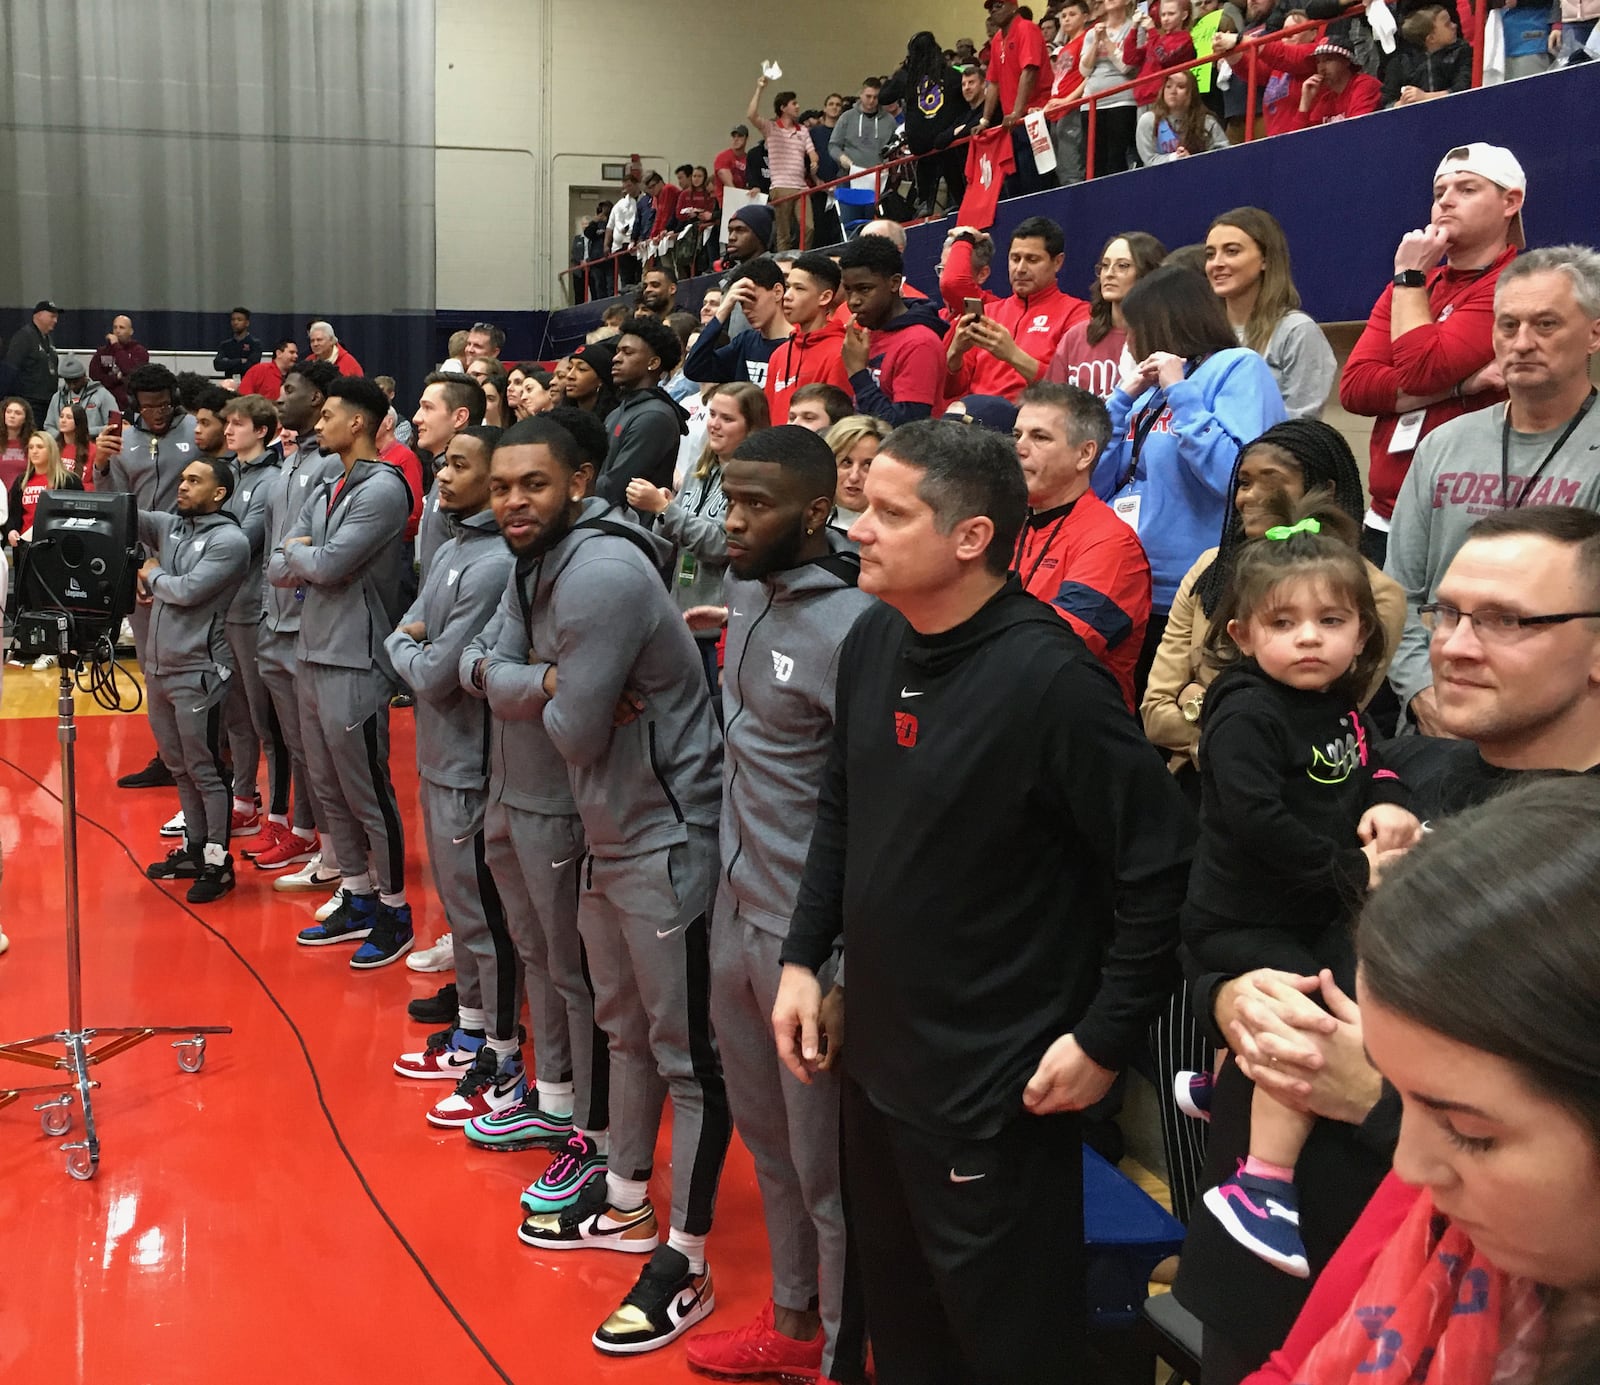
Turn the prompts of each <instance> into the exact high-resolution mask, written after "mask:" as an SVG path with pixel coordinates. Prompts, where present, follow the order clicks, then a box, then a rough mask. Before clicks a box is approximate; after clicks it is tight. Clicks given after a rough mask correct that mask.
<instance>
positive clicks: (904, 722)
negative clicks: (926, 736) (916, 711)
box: [894, 712, 917, 750]
mask: <svg viewBox="0 0 1600 1385" xmlns="http://www.w3.org/2000/svg"><path fill="white" fill-rule="evenodd" d="M894 738H895V740H897V741H899V742H900V744H901V745H903V746H905V747H906V748H907V749H908V750H909V749H910V748H911V747H912V746H914V745H915V744H916V743H917V719H916V718H915V717H914V716H912V715H911V713H910V712H896V713H895V714H894Z"/></svg>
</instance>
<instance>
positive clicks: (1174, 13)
mask: <svg viewBox="0 0 1600 1385" xmlns="http://www.w3.org/2000/svg"><path fill="white" fill-rule="evenodd" d="M1159 14H1160V21H1159V27H1158V25H1157V20H1156V18H1155V17H1153V16H1152V15H1151V13H1150V11H1149V10H1146V11H1145V12H1144V13H1143V14H1142V15H1140V16H1139V21H1138V23H1136V24H1134V25H1133V26H1132V27H1131V28H1130V29H1129V30H1128V32H1127V34H1126V35H1125V36H1124V38H1123V40H1122V61H1123V64H1124V65H1125V66H1127V67H1133V66H1134V65H1135V64H1138V68H1137V76H1138V79H1139V85H1138V86H1136V87H1135V88H1134V89H1133V99H1134V100H1135V101H1136V102H1138V104H1139V105H1141V106H1148V105H1149V104H1150V103H1151V102H1152V101H1154V100H1155V99H1156V97H1157V95H1159V94H1160V91H1161V78H1160V77H1158V76H1157V75H1156V74H1157V73H1159V72H1160V71H1161V70H1162V69H1163V68H1167V67H1175V66H1176V65H1177V64H1178V63H1186V62H1193V61H1194V59H1195V57H1196V56H1197V55H1196V53H1195V51H1194V40H1193V39H1192V38H1190V37H1189V0H1161V8H1160V11H1159Z"/></svg>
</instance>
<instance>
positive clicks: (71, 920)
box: [0, 615, 233, 1179]
mask: <svg viewBox="0 0 1600 1385" xmlns="http://www.w3.org/2000/svg"><path fill="white" fill-rule="evenodd" d="M52 619H53V621H54V622H55V623H56V625H57V634H58V637H59V639H58V642H59V648H60V655H59V657H60V668H61V690H60V700H59V702H58V703H57V721H56V738H57V739H58V740H59V741H60V742H61V845H62V857H63V860H64V862H65V865H66V899H65V903H66V915H67V1027H66V1028H65V1029H63V1030H62V1031H61V1032H60V1033H57V1034H41V1035H39V1036H38V1037H37V1038H33V1039H19V1040H16V1041H15V1042H13V1043H8V1044H0V1060H3V1061H5V1062H11V1063H26V1064H28V1065H30V1066H32V1067H38V1068H48V1069H50V1070H52V1071H56V1072H69V1073H71V1074H72V1079H71V1081H70V1082H66V1083H54V1084H51V1085H49V1086H43V1087H15V1088H10V1089H6V1090H0V1108H4V1107H6V1106H9V1105H10V1104H11V1103H12V1102H14V1101H16V1100H18V1099H19V1098H20V1097H21V1096H22V1095H23V1094H24V1093H36V1092H42V1091H52V1090H55V1091H60V1090H61V1088H62V1087H66V1088H67V1090H65V1091H61V1094H60V1095H59V1096H57V1097H56V1098H55V1099H54V1100H51V1101H45V1102H42V1103H41V1104H39V1105H38V1106H35V1107H34V1108H33V1109H34V1110H35V1111H38V1112H40V1117H39V1124H40V1126H41V1127H42V1128H43V1130H44V1133H45V1134H46V1135H51V1136H60V1135H65V1134H66V1133H67V1131H68V1130H70V1129H71V1128H72V1101H73V1090H72V1089H73V1088H76V1090H77V1100H78V1105H79V1107H80V1108H81V1109H82V1112H83V1139H81V1140H78V1141H76V1142H74V1143H72V1144H68V1145H63V1146H62V1149H64V1150H65V1151H66V1155H67V1172H68V1173H69V1174H71V1175H72V1176H73V1177H74V1178H78V1179H88V1178H93V1177H94V1176H95V1172H96V1170H97V1169H98V1168H99V1166H100V1137H99V1134H98V1133H97V1132H96V1130H95V1124H94V1106H93V1104H92V1103H91V1101H90V1097H89V1093H90V1091H91V1090H93V1089H94V1088H95V1087H98V1086H99V1085H100V1084H99V1083H98V1082H96V1081H94V1080H93V1079H91V1078H90V1076H89V1069H90V1068H91V1067H93V1066H94V1065H95V1064H97V1063H104V1062H106V1061H108V1060H109V1059H111V1058H115V1057H116V1056H117V1054H119V1053H126V1052H127V1051H128V1050H129V1049H130V1048H136V1047H137V1046H138V1045H140V1044H142V1043H143V1042H144V1041H145V1040H146V1039H153V1038H155V1037H156V1035H158V1034H182V1035H184V1036H186V1037H184V1038H181V1039H179V1040H177V1041H176V1042H175V1043H174V1044H173V1045H172V1046H173V1048H175V1049H177V1051H178V1066H179V1067H180V1068H182V1069H183V1071H184V1072H199V1071H200V1069H201V1068H202V1067H204V1066H205V1061H206V1035H207V1034H231V1033H232V1032H233V1030H232V1029H231V1028H230V1027H229V1026H227V1025H180V1026H176V1027H174V1026H172V1025H147V1026H142V1027H139V1028H133V1029H85V1028H84V1027H83V958H82V947H81V941H80V934H79V929H78V792H77V773H76V769H75V765H74V760H73V746H74V744H75V743H76V741H77V739H78V729H77V724H76V722H75V720H74V717H73V712H74V708H73V702H72V674H73V670H74V669H75V668H76V667H77V664H78V654H77V652H76V651H75V650H73V648H72V622H71V620H70V619H69V618H68V617H67V616H64V615H59V616H54V617H52ZM97 1039H105V1040H106V1042H105V1043H103V1044H101V1045H100V1047H98V1048H91V1047H90V1045H91V1044H93V1043H94V1041H95V1040H97ZM54 1047H59V1048H61V1049H63V1050H65V1051H64V1052H62V1053H55V1052H52V1051H51V1049H52V1048H54Z"/></svg>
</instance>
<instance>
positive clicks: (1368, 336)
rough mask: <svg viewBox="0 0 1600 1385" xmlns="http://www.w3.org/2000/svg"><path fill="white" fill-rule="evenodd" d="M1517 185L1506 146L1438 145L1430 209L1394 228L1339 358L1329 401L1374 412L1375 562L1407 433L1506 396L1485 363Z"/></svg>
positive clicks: (1365, 539)
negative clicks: (1385, 262) (1389, 257)
mask: <svg viewBox="0 0 1600 1385" xmlns="http://www.w3.org/2000/svg"><path fill="white" fill-rule="evenodd" d="M1526 190H1527V175H1526V174H1525V173H1523V171H1522V165H1521V164H1519V163H1518V162H1517V159H1516V156H1515V155H1514V154H1512V152H1511V151H1510V150H1509V149H1503V148H1500V147H1499V146H1497V145H1493V144H1466V145H1461V146H1460V147H1458V148H1456V149H1452V150H1451V151H1450V152H1449V153H1448V154H1446V155H1445V156H1444V159H1443V161H1442V162H1441V163H1440V164H1439V167H1438V170H1437V171H1436V172H1435V173H1434V175H1433V212H1432V218H1431V220H1430V221H1429V223H1428V225H1427V226H1426V227H1425V228H1424V229H1423V230H1420V231H1409V232H1407V233H1406V235H1405V236H1404V237H1402V238H1401V241H1400V245H1399V248H1398V249H1397V250H1396V251H1395V257H1394V268H1395V275H1394V282H1393V284H1391V285H1390V286H1389V287H1388V288H1386V289H1384V291H1383V292H1382V293H1381V294H1380V295H1379V296H1378V302H1377V305H1376V306H1375V307H1374V308H1373V310H1372V316H1371V317H1370V318H1369V319H1368V321H1367V328H1366V330H1365V331H1364V332H1363V333H1362V334H1361V337H1360V339H1359V340H1358V341H1357V342H1356V344H1355V349H1354V350H1352V351H1351V353H1350V358H1349V360H1348V361H1346V362H1345V367H1344V372H1343V374H1342V375H1341V376H1340V379H1339V402H1340V403H1341V404H1343V405H1344V407H1345V408H1346V409H1347V410H1349V412H1351V413H1353V414H1364V415H1366V416H1367V417H1369V418H1372V419H1374V420H1375V422H1374V424H1373V428H1372V466H1371V472H1370V477H1369V483H1368V484H1369V486H1370V488H1371V491H1372V509H1371V510H1370V511H1368V513H1367V519H1366V524H1365V526H1364V527H1363V529H1362V531H1361V549H1362V552H1363V553H1364V554H1365V555H1366V556H1367V558H1369V559H1370V560H1371V561H1372V562H1374V563H1376V564H1378V565H1379V566H1380V567H1381V566H1382V565H1383V560H1384V555H1385V553H1386V551H1387V549H1388V543H1389V516H1390V515H1391V514H1392V513H1393V512H1394V501H1395V497H1396V496H1397V495H1398V494H1399V493H1400V483H1401V482H1402V481H1404V480H1405V477H1406V472H1407V471H1408V470H1410V467H1411V454H1412V452H1413V450H1414V449H1415V448H1416V445H1417V443H1418V442H1420V441H1421V440H1422V439H1423V438H1424V437H1426V436H1427V435H1428V434H1429V433H1431V432H1432V431H1433V430H1434V429H1435V428H1437V427H1438V426H1439V425H1440V424H1441V423H1445V422H1447V421H1448V420H1450V419H1452V418H1456V417H1458V416H1459V415H1461V414H1464V413H1469V412H1471V411H1472V410H1473V409H1482V408H1487V407H1488V406H1489V405H1490V404H1496V403H1499V402H1500V401H1501V400H1502V399H1504V398H1505V388H1504V384H1503V382H1502V380H1501V377H1500V373H1499V370H1498V369H1497V368H1496V367H1495V365H1494V342H1493V329H1494V289H1495V284H1496V282H1497V281H1498V280H1499V278H1500V271H1501V270H1502V269H1504V268H1505V267H1506V265H1508V264H1509V263H1510V262H1511V259H1512V257H1513V256H1514V255H1515V254H1516V253H1517V251H1518V250H1520V249H1521V248H1522V247H1523V245H1524V244H1525V243H1526V241H1525V239H1524V237H1523V232H1522V206H1523V197H1524V194H1525V192H1526ZM1441 256H1442V257H1443V260H1444V263H1443V264H1440V262H1439V261H1440V258H1441Z"/></svg>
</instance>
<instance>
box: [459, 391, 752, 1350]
mask: <svg viewBox="0 0 1600 1385" xmlns="http://www.w3.org/2000/svg"><path fill="white" fill-rule="evenodd" d="M493 467H494V469H493V483H492V484H493V492H492V493H493V497H494V501H493V503H494V509H495V517H496V518H497V519H498V520H499V521H500V530H501V532H502V533H503V534H504V535H505V538H506V542H507V543H508V544H509V545H510V547H511V550H512V552H513V553H515V554H516V555H517V559H518V564H517V571H516V577H515V581H516V583H517V592H518V597H517V599H518V610H517V617H518V618H517V619H515V620H506V621H503V622H502V623H501V634H500V639H499V641H498V643H497V644H496V646H495V649H494V650H493V651H492V652H491V654H490V655H489V658H488V660H487V661H486V663H485V666H484V668H483V670H482V682H483V684H484V688H485V691H486V692H487V693H488V696H489V701H490V704H491V705H492V706H495V707H497V708H498V707H502V706H504V707H507V708H510V707H512V706H515V705H520V707H521V708H522V709H523V711H524V713H525V714H527V715H542V717H543V720H544V728H545V730H546V732H548V733H549V736H550V740H551V742H552V743H553V744H554V746H555V748H556V749H557V750H558V751H559V752H560V753H561V756H562V758H563V759H564V760H565V761H566V762H567V767H568V771H569V774H570V778H571V783H572V792H573V798H574V799H575V800H576V802H577V806H578V812H579V814H580V816H581V817H582V819H583V827H584V832H585V835H586V837H587V839H588V847H589V856H588V859H587V860H585V861H584V863H583V879H582V884H581V894H580V896H579V901H578V927H579V931H580V933H581V935H582V938H583V943H584V946H585V948H586V949H587V954H588V959H589V969H590V974H591V976H592V978H593V981H594V989H595V1015H596V1018H597V1019H598V1021H599V1023H600V1026H601V1028H602V1029H604V1030H605V1032H606V1035H607V1037H608V1039H609V1040H610V1049H611V1130H610V1141H609V1158H608V1163H607V1171H606V1176H605V1178H604V1179H603V1180H602V1179H600V1178H595V1177H591V1178H590V1179H589V1181H587V1182H586V1183H584V1184H583V1185H582V1186H581V1188H580V1189H578V1190H577V1192H576V1196H575V1199H574V1197H573V1195H572V1190H571V1189H570V1187H566V1188H563V1187H554V1186H547V1179H548V1175H547V1178H541V1180H540V1182H539V1183H536V1184H535V1185H534V1187H533V1188H531V1189H530V1190H529V1191H528V1192H527V1193H525V1194H524V1199H523V1201H524V1207H526V1208H529V1209H530V1213H531V1214H530V1215H529V1216H528V1217H527V1218H526V1219H525V1220H524V1222H523V1224H522V1229H521V1231H520V1233H519V1234H520V1236H521V1237H522V1239H523V1240H524V1241H526V1242H528V1243H529V1244H531V1245H534V1246H537V1247H541V1248H544V1249H547V1250H551V1251H560V1250H570V1249H578V1248H583V1247H589V1246H593V1247H597V1248H606V1249H611V1250H620V1251H629V1252H632V1253H635V1254H650V1255H651V1259H650V1263H649V1264H648V1265H646V1267H645V1269H644V1271H643V1273H642V1274H641V1275H640V1277H639V1281H638V1283H637V1284H636V1285H635V1286H634V1288H633V1290H632V1292H630V1293H629V1294H628V1296H627V1297H626V1298H625V1299H624V1300H623V1302H622V1304H621V1305H620V1306H619V1307H618V1309H617V1311H616V1312H614V1313H613V1314H612V1315H611V1316H610V1317H609V1318H607V1319H606V1321H605V1322H604V1323H602V1324H601V1326H600V1327H599V1329H598V1330H597V1331H596V1332H595V1334H594V1336H593V1338H592V1339H591V1340H592V1341H593V1342H594V1345H595V1346H596V1347H597V1348H598V1349H599V1350H601V1351H602V1352H606V1353H608V1354H615V1355H631V1354H635V1353H638V1352H643V1351H652V1350H655V1349H656V1348H658V1347H661V1346H664V1345H666V1343H668V1342H670V1341H672V1340H674V1339H675V1338H676V1337H677V1336H679V1335H680V1334H681V1333H682V1332H684V1331H685V1330H686V1329H688V1328H689V1327H691V1326H693V1325H694V1324H695V1323H696V1322H699V1321H700V1320H701V1319H702V1318H704V1317H705V1315H706V1314H707V1313H709V1312H710V1311H711V1308H712V1306H713V1298H712V1287H711V1276H710V1274H709V1272H708V1271H707V1269H706V1263H705V1238H706V1234H707V1233H708V1232H709V1231H710V1229H711V1219H712V1213H713V1210H714V1207H715V1202H716V1190H717V1183H718V1180H719V1178H720V1176H721V1172H722V1162H723V1158H724V1156H725V1154H726V1152H727V1146H728V1139H729V1136H730V1134H731V1127H730V1123H729V1118H728V1102H727V1093H726V1091H725V1089H724V1087H723V1082H722V1071H721V1066H720V1064H719V1063H718V1061H717V1054H716V1046H715V1044H714V1042H713V1040H712V1037H711V1017H710V995H709V971H710V956H709V949H710V937H709V916H710V912H711V902H712V893H713V890H714V878H715V874H716V869H717V846H716V824H717V805H718V790H719V783H720V749H721V747H720V744H719V740H718V735H717V727H716V720H715V718H714V717H713V715H712V711H711V703H710V697H709V694H708V691H707V688H706V682H705V674H704V672H703V671H702V669H701V664H700V657H699V655H698V654H696V652H695V647H694V639H693V637H692V636H691V635H690V634H689V631H688V628H687V627H686V626H685V625H684V623H683V619H682V617H681V616H680V615H679V613H678V611H677V608H676V607H675V605H674V604H673V602H672V599H671V597H670V596H669V595H668V593H667V590H666V586H665V584H664V581H663V578H662V571H661V570H662V566H663V565H664V564H665V562H666V561H667V557H668V554H669V552H670V550H669V548H668V546H667V544H666V543H665V541H664V540H662V539H660V538H657V537H656V536H655V535H654V534H650V533H647V532H646V531H645V530H643V529H641V528H639V527H638V526H637V525H635V524H632V523H630V522H628V521H627V520H626V519H623V518H622V517H621V513H620V512H613V511H611V510H610V509H609V507H608V506H607V505H606V504H605V502H604V501H602V500H597V499H590V500H585V499H584V496H585V495H586V493H587V490H588V486H589V484H590V479H591V478H590V470H589V466H588V464H587V463H585V462H584V461H583V460H582V457H581V455H580V453H579V450H578V446H577V443H576V442H575V441H574V439H573V437H572V435H571V434H570V433H568V432H567V431H566V430H565V429H563V428H562V427H561V426H560V425H559V424H556V423H553V422H550V421H548V420H545V419H538V418H533V419H527V420H525V421H523V422H521V423H518V424H516V425H515V426H514V427H512V428H511V429H509V430H508V431H507V433H506V435H505V437H504V438H502V439H501V445H500V447H499V448H498V449H497V450H496V452H495V456H494V464H493ZM628 692H631V693H632V694H634V696H635V698H636V699H637V701H639V702H642V703H643V710H642V711H640V712H639V714H638V715H637V716H636V717H635V719H634V720H632V721H631V722H628V723H627V724H625V725H622V726H616V725H614V724H613V723H614V719H615V713H616V710H617V706H618V703H619V701H620V700H621V699H622V698H623V697H624V695H625V693H628ZM669 1093H670V1094H671V1096H672V1108H673V1118H672V1217H671V1223H670V1227H669V1230H668V1236H667V1244H666V1245H660V1244H659V1242H660V1235H659V1230H658V1226H657V1222H656V1215H655V1211H654V1209H653V1208H652V1207H651V1205H650V1201H649V1198H648V1183H649V1178H650V1173H651V1167H652V1161H653V1158H654V1151H655V1144H656V1135H657V1131H658V1129H659V1126H660V1120H661V1110H662V1102H663V1099H664V1098H665V1097H666V1096H667V1095H668V1094H669ZM577 1139H578V1137H577V1136H576V1135H575V1136H574V1141H575V1142H576V1140H577ZM572 1153H573V1158H572V1159H570V1160H567V1161H565V1163H566V1164H575V1163H578V1162H588V1161H592V1160H594V1159H596V1158H597V1157H598V1155H599V1153H600V1151H599V1150H598V1149H591V1148H585V1149H583V1150H581V1151H579V1150H574V1151H572ZM563 1163H564V1161H563V1160H559V1159H558V1160H557V1161H556V1165H563ZM556 1165H552V1169H556ZM567 1172H569V1170H567V1169H565V1167H563V1169H561V1170H558V1173H560V1174H561V1176H562V1178H563V1181H564V1182H570V1180H567V1179H566V1177H565V1175H566V1173H567ZM652 1252H653V1253H652Z"/></svg>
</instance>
